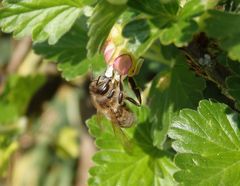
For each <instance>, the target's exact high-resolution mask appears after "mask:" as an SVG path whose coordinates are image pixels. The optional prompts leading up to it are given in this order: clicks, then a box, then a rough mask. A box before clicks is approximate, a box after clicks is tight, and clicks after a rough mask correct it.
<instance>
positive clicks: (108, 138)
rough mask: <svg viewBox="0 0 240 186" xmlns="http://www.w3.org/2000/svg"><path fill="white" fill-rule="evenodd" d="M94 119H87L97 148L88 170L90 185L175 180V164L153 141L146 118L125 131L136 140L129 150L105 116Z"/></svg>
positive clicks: (157, 183)
mask: <svg viewBox="0 0 240 186" xmlns="http://www.w3.org/2000/svg"><path fill="white" fill-rule="evenodd" d="M144 112H145V111H144V110H142V111H140V112H139V116H141V115H145V114H144ZM96 121H97V120H96V117H93V118H91V119H90V120H88V122H87V123H88V127H89V129H90V133H91V135H93V136H94V137H95V138H96V144H97V146H98V148H100V151H99V152H97V153H96V154H95V156H94V157H93V160H94V162H95V163H96V165H95V167H93V168H92V169H91V170H90V174H91V177H90V179H89V185H90V186H94V185H98V186H100V185H104V186H105V185H109V186H110V185H119V186H125V185H140V184H142V185H174V184H176V183H175V181H174V179H173V177H172V174H173V173H174V172H175V171H176V167H175V166H174V164H173V163H172V161H171V158H170V157H171V156H170V154H169V153H167V152H164V151H160V150H158V149H157V148H155V147H154V146H153V145H152V140H151V137H150V130H151V127H150V125H149V124H150V123H148V122H147V120H145V121H142V123H139V124H138V125H137V126H136V129H135V130H130V131H128V135H129V136H132V135H133V138H134V141H135V142H134V143H133V144H134V147H133V153H132V154H128V153H126V152H125V151H124V149H123V147H122V145H121V143H120V141H119V140H118V139H117V138H116V136H115V135H114V132H113V130H112V128H111V124H110V123H109V122H108V121H107V120H106V119H105V120H103V121H102V122H101V124H100V123H97V122H96Z"/></svg>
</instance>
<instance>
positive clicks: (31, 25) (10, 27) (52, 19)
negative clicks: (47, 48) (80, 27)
mask: <svg viewBox="0 0 240 186" xmlns="http://www.w3.org/2000/svg"><path fill="white" fill-rule="evenodd" d="M93 2H94V0H84V1H82V0H54V1H49V0H38V1H36V0H21V1H14V0H11V1H10V0H8V1H4V3H3V5H4V7H3V8H2V9H1V10H0V26H1V28H2V30H3V32H7V33H11V32H13V35H14V37H16V38H22V37H24V36H29V35H31V36H32V38H33V41H36V42H42V41H45V40H48V43H49V44H55V43H56V42H57V41H58V40H59V39H60V38H61V37H62V36H63V35H64V34H65V33H66V32H68V31H69V30H70V29H71V27H72V25H73V24H74V22H75V21H76V20H77V18H78V17H79V16H80V15H81V14H82V12H83V8H84V7H85V6H87V5H90V4H92V3H93Z"/></svg>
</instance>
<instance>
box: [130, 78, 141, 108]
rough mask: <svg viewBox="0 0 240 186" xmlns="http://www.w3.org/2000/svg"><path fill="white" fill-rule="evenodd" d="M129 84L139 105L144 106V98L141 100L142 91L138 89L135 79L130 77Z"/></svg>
mask: <svg viewBox="0 0 240 186" xmlns="http://www.w3.org/2000/svg"><path fill="white" fill-rule="evenodd" d="M128 82H129V84H130V87H131V89H132V90H133V92H134V94H135V96H136V98H137V100H138V102H139V105H141V104H142V98H141V93H140V89H139V88H138V87H137V85H136V83H135V81H134V79H133V78H132V77H128Z"/></svg>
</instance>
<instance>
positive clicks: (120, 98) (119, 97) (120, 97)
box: [118, 92, 123, 104]
mask: <svg viewBox="0 0 240 186" xmlns="http://www.w3.org/2000/svg"><path fill="white" fill-rule="evenodd" d="M118 103H119V104H122V103H123V93H122V92H120V93H119V94H118Z"/></svg>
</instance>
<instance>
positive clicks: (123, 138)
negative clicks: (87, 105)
mask: <svg viewBox="0 0 240 186" xmlns="http://www.w3.org/2000/svg"><path fill="white" fill-rule="evenodd" d="M96 116H97V117H96V122H97V123H98V124H99V126H100V129H103V127H104V126H103V122H102V121H103V120H104V118H105V116H104V114H102V113H101V112H97V114H96ZM110 122H111V124H112V128H113V132H114V134H115V136H116V138H117V139H118V140H119V141H120V143H121V144H122V146H123V148H124V150H125V151H126V152H127V153H129V154H132V149H133V148H132V147H133V142H132V141H130V139H129V137H128V136H127V134H126V133H125V132H124V131H123V130H122V129H121V127H120V126H119V125H118V124H117V123H115V122H112V121H110Z"/></svg>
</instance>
